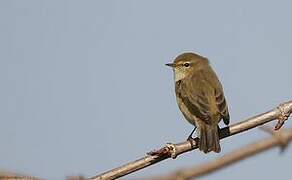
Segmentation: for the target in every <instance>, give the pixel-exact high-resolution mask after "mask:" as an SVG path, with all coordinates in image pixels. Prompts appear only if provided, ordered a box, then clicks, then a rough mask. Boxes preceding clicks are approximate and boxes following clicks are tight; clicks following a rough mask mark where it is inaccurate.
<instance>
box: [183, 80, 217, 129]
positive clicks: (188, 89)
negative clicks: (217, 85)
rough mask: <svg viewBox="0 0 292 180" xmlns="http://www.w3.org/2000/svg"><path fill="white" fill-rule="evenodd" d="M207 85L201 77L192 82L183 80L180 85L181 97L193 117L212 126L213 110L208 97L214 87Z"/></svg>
mask: <svg viewBox="0 0 292 180" xmlns="http://www.w3.org/2000/svg"><path fill="white" fill-rule="evenodd" d="M206 83H207V82H205V81H204V79H202V78H201V77H199V76H198V77H194V78H192V79H191V80H183V81H182V82H181V84H180V97H181V99H182V101H183V103H184V104H185V105H186V106H187V108H188V110H189V111H190V112H191V113H192V114H193V115H195V116H196V117H198V118H199V119H200V120H202V121H204V122H205V123H206V124H211V123H212V109H211V103H210V101H209V98H208V97H209V95H210V94H209V93H211V89H212V87H211V86H208V84H206Z"/></svg>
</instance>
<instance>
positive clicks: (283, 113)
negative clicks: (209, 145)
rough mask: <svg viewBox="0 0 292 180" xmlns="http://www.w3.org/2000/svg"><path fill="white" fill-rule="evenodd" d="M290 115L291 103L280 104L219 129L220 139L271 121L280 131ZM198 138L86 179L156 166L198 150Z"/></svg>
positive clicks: (111, 175)
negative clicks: (275, 123)
mask: <svg viewBox="0 0 292 180" xmlns="http://www.w3.org/2000/svg"><path fill="white" fill-rule="evenodd" d="M291 113H292V101H289V102H286V103H283V104H280V105H279V106H278V107H276V108H275V109H273V110H270V111H268V112H266V113H263V114H260V115H257V116H254V117H252V118H249V119H247V120H244V121H242V122H239V123H236V124H233V125H231V126H229V127H225V128H222V129H220V139H223V138H226V137H229V136H232V135H235V134H238V133H241V132H244V131H247V130H249V129H252V128H255V127H257V126H260V125H262V124H265V123H268V122H270V121H273V120H276V119H277V120H278V123H277V125H276V127H275V129H280V128H281V126H282V125H283V124H284V122H285V121H286V120H287V119H288V117H289V116H290V114H291ZM197 142H198V138H195V139H194V140H192V141H185V142H182V143H178V144H171V143H169V144H167V145H166V146H165V147H163V148H161V149H159V150H157V151H152V152H150V153H148V154H147V156H145V157H143V158H141V159H138V160H136V161H133V162H130V163H128V164H125V165H123V166H121V167H118V168H115V169H112V170H110V171H107V172H105V173H102V174H99V175H97V176H94V177H91V178H88V180H104V179H115V178H119V177H122V176H125V175H127V174H130V173H133V172H135V171H138V170H140V169H143V168H146V167H148V166H150V165H153V164H156V163H158V162H160V161H163V160H165V159H168V158H173V159H174V158H176V157H177V156H178V155H180V154H183V153H185V152H188V151H191V150H194V149H196V148H198V143H197Z"/></svg>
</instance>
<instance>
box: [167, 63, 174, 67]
mask: <svg viewBox="0 0 292 180" xmlns="http://www.w3.org/2000/svg"><path fill="white" fill-rule="evenodd" d="M165 65H166V66H170V67H175V64H174V63H167V64H165Z"/></svg>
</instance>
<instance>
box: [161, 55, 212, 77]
mask: <svg viewBox="0 0 292 180" xmlns="http://www.w3.org/2000/svg"><path fill="white" fill-rule="evenodd" d="M205 63H208V60H207V58H205V57H202V56H200V55H198V54H195V53H183V54H181V55H179V56H178V57H176V58H175V60H174V62H173V63H168V64H165V65H167V66H170V67H172V69H173V72H174V80H175V82H177V81H179V80H181V79H184V78H186V77H189V76H191V75H192V73H193V72H195V71H196V70H197V69H198V68H199V67H200V66H201V64H205Z"/></svg>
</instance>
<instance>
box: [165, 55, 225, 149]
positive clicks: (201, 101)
mask: <svg viewBox="0 0 292 180" xmlns="http://www.w3.org/2000/svg"><path fill="white" fill-rule="evenodd" d="M166 65H167V66H171V67H172V68H173V72H174V80H175V94H176V100H177V103H178V106H179V108H180V110H181V112H182V113H183V115H184V117H185V118H186V119H187V121H188V122H190V123H191V124H193V125H194V126H195V128H194V130H193V131H192V133H191V134H190V136H189V137H188V139H189V138H192V134H193V132H194V131H195V129H196V128H198V134H199V144H198V146H199V149H200V150H201V151H203V152H204V153H208V152H211V151H214V152H217V153H219V152H220V151H221V147H220V144H219V126H218V123H219V122H220V120H221V119H223V121H224V123H225V124H226V125H228V124H229V112H228V107H227V104H226V100H225V97H224V93H223V88H222V85H221V83H220V81H219V80H218V78H217V76H216V74H215V72H214V71H213V70H212V68H211V66H210V64H209V61H208V59H207V58H205V57H202V56H200V55H198V54H195V53H183V54H181V55H179V56H178V57H177V58H176V59H175V60H174V62H173V63H169V64H166Z"/></svg>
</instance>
